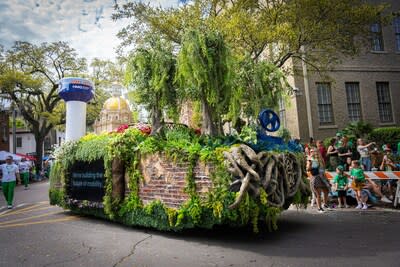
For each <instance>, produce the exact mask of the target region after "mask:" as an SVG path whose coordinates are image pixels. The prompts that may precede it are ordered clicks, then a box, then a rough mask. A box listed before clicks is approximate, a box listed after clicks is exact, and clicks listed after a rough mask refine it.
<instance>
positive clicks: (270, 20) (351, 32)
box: [113, 0, 390, 69]
mask: <svg viewBox="0 0 400 267" xmlns="http://www.w3.org/2000/svg"><path fill="white" fill-rule="evenodd" d="M387 6H388V5H387V4H371V3H369V2H366V1H364V0H335V1H321V0H302V1H299V0H296V1H267V2H266V3H264V2H260V1H238V0H234V1H229V2H228V1H225V0H193V1H187V3H186V4H180V5H177V6H174V7H168V8H161V7H158V6H153V5H147V4H146V3H144V2H129V3H127V4H120V5H116V12H115V14H114V16H113V17H114V18H115V19H122V18H132V17H134V18H135V19H134V20H133V21H134V22H133V23H132V24H130V25H129V26H127V27H125V28H124V29H123V30H122V31H121V32H120V34H119V36H120V37H121V38H122V40H123V45H124V46H131V45H132V43H136V44H137V43H140V42H141V41H142V40H143V37H142V36H143V32H145V33H146V34H148V33H149V32H150V33H153V34H161V35H162V36H163V37H165V38H167V39H169V40H171V41H173V42H176V43H178V44H182V39H181V36H182V32H183V31H184V30H185V29H187V28H199V29H202V30H203V31H209V30H216V31H219V32H221V33H222V34H223V35H224V38H225V39H226V41H227V42H228V44H229V46H231V47H232V48H233V50H234V53H235V55H237V56H238V57H243V56H244V55H250V56H251V58H252V59H253V60H255V61H257V60H260V59H261V58H262V57H266V58H267V60H268V61H270V62H273V64H274V65H276V66H278V67H282V66H284V65H285V63H286V62H287V61H288V60H289V59H291V58H295V59H300V58H301V56H302V51H301V47H305V48H306V58H307V63H309V65H310V66H312V67H316V68H320V69H326V67H328V66H329V63H334V62H337V61H338V60H339V58H338V54H339V55H340V54H344V55H354V54H356V53H357V52H359V51H360V48H361V47H362V46H363V45H364V44H365V42H368V41H370V40H369V39H368V38H369V37H370V32H369V27H368V26H369V25H370V24H372V23H374V22H376V21H382V22H383V24H385V23H387V22H388V19H389V18H390V15H389V16H384V15H382V14H385V13H386V14H387V13H389V12H386V10H385V9H386V7H387ZM327 11H329V12H327ZM354 36H358V38H357V39H355V38H354ZM315 49H316V50H318V51H324V53H315V52H313V51H315ZM265 50H267V51H268V52H267V53H263V52H264V51H265Z"/></svg>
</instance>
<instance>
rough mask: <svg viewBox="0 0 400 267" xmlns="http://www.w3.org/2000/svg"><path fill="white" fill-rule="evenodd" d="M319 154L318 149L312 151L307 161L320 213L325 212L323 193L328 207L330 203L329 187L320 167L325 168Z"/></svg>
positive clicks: (312, 188) (311, 184)
mask: <svg viewBox="0 0 400 267" xmlns="http://www.w3.org/2000/svg"><path fill="white" fill-rule="evenodd" d="M318 154H319V153H318V150H317V149H315V148H311V149H310V157H308V159H307V166H306V169H307V171H309V172H310V174H311V177H310V186H311V190H312V191H313V193H314V194H315V197H316V200H317V208H318V212H324V209H323V208H322V206H321V193H322V192H323V193H324V200H325V205H326V204H327V201H328V193H329V187H328V186H327V185H326V183H325V181H324V180H323V177H322V176H321V174H320V167H324V166H323V162H322V161H321V158H320V157H319V155H318Z"/></svg>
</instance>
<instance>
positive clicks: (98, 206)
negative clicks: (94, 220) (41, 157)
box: [49, 79, 309, 232]
mask: <svg viewBox="0 0 400 267" xmlns="http://www.w3.org/2000/svg"><path fill="white" fill-rule="evenodd" d="M78 81H79V80H77V79H74V80H72V83H71V80H67V81H64V83H61V84H60V95H63V96H67V95H69V96H67V97H63V98H64V99H67V100H71V99H72V101H79V100H80V99H78V98H79V97H77V98H76V96H77V94H78V93H77V92H78V91H77V90H76V88H75V89H73V90H71V88H73V85H72V84H73V82H75V83H76V82H78ZM82 90H83V89H82ZM84 90H86V92H88V93H89V94H90V91H91V90H92V89H90V88H89V90H88V88H84ZM80 93H82V92H80ZM80 93H79V94H80ZM70 95H73V96H74V97H75V98H74V97H72V98H71V96H70ZM80 97H82V95H80ZM83 100H84V101H81V102H85V101H86V100H87V98H86V97H85V96H83ZM67 103H68V102H67ZM67 115H68V105H67ZM67 119H68V118H67ZM73 119H74V120H76V119H77V118H73ZM81 119H82V118H81ZM259 120H260V124H261V127H262V128H260V129H259V130H258V132H257V136H256V138H253V140H247V141H245V140H243V139H242V138H240V137H239V136H225V137H219V138H211V137H208V136H205V135H201V134H199V133H198V132H197V131H195V130H193V129H190V128H188V127H187V126H185V125H182V124H166V125H164V126H163V127H162V128H160V130H159V131H158V133H157V134H152V135H150V134H149V133H150V126H149V125H142V124H137V125H133V126H132V127H128V126H127V125H125V126H121V127H120V128H119V129H117V130H116V131H114V132H111V133H103V134H88V135H85V136H83V137H81V138H79V139H78V138H76V139H74V138H75V136H74V138H71V139H70V140H67V142H65V143H64V145H62V146H61V147H60V148H58V149H57V151H56V152H55V158H56V161H55V162H54V164H53V167H52V169H51V174H50V184H51V186H50V192H49V195H50V203H51V204H52V205H59V206H61V207H63V208H65V209H69V210H71V211H72V212H75V213H78V214H85V215H93V216H96V217H101V218H104V219H108V220H112V221H115V222H120V223H122V224H125V225H128V226H143V227H150V228H155V229H158V230H166V231H171V230H172V231H179V230H183V229H188V228H197V227H198V228H212V227H213V226H215V225H227V226H232V227H237V226H247V225H252V227H253V231H254V232H258V230H259V225H264V226H265V225H266V227H267V228H268V229H269V230H273V229H276V228H277V219H278V216H279V214H280V213H281V212H282V211H283V210H285V209H287V208H288V207H289V205H290V204H299V205H303V204H304V203H306V202H307V198H308V196H309V189H308V186H307V182H306V178H305V173H304V162H303V155H302V154H301V153H298V152H296V150H297V149H298V148H297V147H296V144H294V143H284V142H283V141H282V139H280V138H277V137H272V136H269V135H267V134H266V131H265V129H267V130H269V131H275V130H277V128H279V119H278V118H277V116H276V114H275V113H273V112H272V111H270V110H264V111H263V112H261V113H260V117H259ZM68 127H69V125H68V124H67V129H66V130H67V133H68V131H69V130H70V129H68ZM70 127H71V126H70ZM67 136H68V135H67Z"/></svg>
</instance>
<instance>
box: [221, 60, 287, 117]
mask: <svg viewBox="0 0 400 267" xmlns="http://www.w3.org/2000/svg"><path fill="white" fill-rule="evenodd" d="M233 69H234V73H235V76H234V88H235V89H234V92H233V93H232V98H231V99H230V105H229V113H228V118H229V119H231V120H232V122H233V123H234V124H236V123H237V120H238V119H240V118H247V119H250V120H252V121H255V120H256V118H257V116H258V114H259V112H260V111H261V110H262V109H264V108H265V107H268V108H277V107H278V103H279V101H280V100H282V99H285V98H286V97H287V95H288V94H289V92H290V86H289V84H288V83H287V81H286V77H285V74H284V73H283V72H282V71H281V70H280V69H279V68H277V67H276V66H275V65H274V64H272V63H270V62H268V61H265V60H263V61H254V60H253V59H252V58H251V57H250V56H249V55H246V56H245V57H244V58H243V59H242V58H240V59H237V58H236V59H235V61H234V64H233Z"/></svg>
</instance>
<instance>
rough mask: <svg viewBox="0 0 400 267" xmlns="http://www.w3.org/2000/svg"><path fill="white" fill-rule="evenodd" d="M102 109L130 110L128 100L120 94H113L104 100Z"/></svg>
mask: <svg viewBox="0 0 400 267" xmlns="http://www.w3.org/2000/svg"><path fill="white" fill-rule="evenodd" d="M103 110H108V111H117V110H120V111H122V110H127V111H130V108H129V104H128V102H127V101H126V100H125V99H123V98H122V97H120V96H113V97H111V98H109V99H107V100H106V102H104V105H103Z"/></svg>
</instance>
